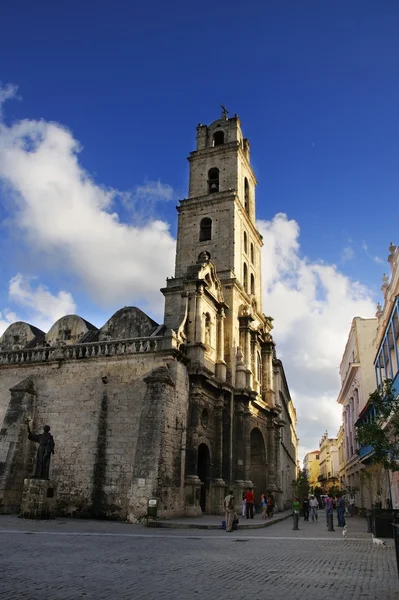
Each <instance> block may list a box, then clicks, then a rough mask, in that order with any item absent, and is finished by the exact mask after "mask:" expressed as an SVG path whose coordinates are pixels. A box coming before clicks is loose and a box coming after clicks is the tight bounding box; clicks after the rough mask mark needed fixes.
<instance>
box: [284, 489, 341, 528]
mask: <svg viewBox="0 0 399 600" xmlns="http://www.w3.org/2000/svg"><path fill="white" fill-rule="evenodd" d="M323 508H325V509H326V520H327V524H328V520H329V516H330V515H332V514H333V511H334V510H336V511H337V520H338V527H345V500H344V498H343V496H337V497H336V498H334V497H333V495H332V494H328V496H327V497H326V498H325V500H324V506H323ZM318 509H319V501H318V499H317V498H316V496H313V495H311V496H310V497H308V496H305V498H304V499H303V500H302V503H301V502H300V500H299V498H297V497H296V498H294V501H293V503H292V510H293V513H294V514H298V515H299V514H300V513H301V512H302V515H303V520H304V521H309V516H310V517H311V519H312V521H317V520H318Z"/></svg>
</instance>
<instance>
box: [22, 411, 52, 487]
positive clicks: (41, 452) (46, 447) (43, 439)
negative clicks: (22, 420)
mask: <svg viewBox="0 0 399 600" xmlns="http://www.w3.org/2000/svg"><path fill="white" fill-rule="evenodd" d="M26 425H27V427H28V438H29V439H30V440H32V442H38V444H39V447H38V449H37V454H36V468H35V474H34V475H33V478H34V479H49V474H50V458H51V455H52V454H54V446H55V444H54V438H53V436H52V435H51V433H50V427H49V425H44V427H43V433H39V434H35V433H32V432H31V430H30V426H29V419H27V420H26Z"/></svg>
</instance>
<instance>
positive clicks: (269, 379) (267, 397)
mask: <svg viewBox="0 0 399 600" xmlns="http://www.w3.org/2000/svg"><path fill="white" fill-rule="evenodd" d="M262 362H263V365H262V373H263V381H262V391H263V394H262V396H263V400H264V401H265V402H266V403H267V404H268V405H269V406H270V408H274V407H275V405H276V402H275V393H274V385H273V384H274V381H273V348H272V346H270V345H268V346H265V347H263V348H262Z"/></svg>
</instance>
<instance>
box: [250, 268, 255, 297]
mask: <svg viewBox="0 0 399 600" xmlns="http://www.w3.org/2000/svg"><path fill="white" fill-rule="evenodd" d="M251 294H252V295H253V296H254V295H255V277H254V276H253V274H252V273H251Z"/></svg>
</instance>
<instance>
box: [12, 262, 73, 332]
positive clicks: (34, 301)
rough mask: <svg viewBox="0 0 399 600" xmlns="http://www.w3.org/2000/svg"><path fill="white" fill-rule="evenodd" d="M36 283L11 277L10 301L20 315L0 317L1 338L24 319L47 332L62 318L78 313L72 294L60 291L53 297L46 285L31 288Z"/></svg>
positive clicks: (20, 276)
mask: <svg viewBox="0 0 399 600" xmlns="http://www.w3.org/2000/svg"><path fill="white" fill-rule="evenodd" d="M33 281H34V278H33V277H24V276H23V275H21V274H20V273H17V275H15V276H14V277H12V279H11V281H10V283H9V288H8V297H9V300H10V303H11V304H13V305H15V306H18V308H19V309H20V310H19V313H20V314H19V316H17V313H15V312H12V311H11V310H10V309H4V310H3V311H2V312H1V313H0V335H2V334H3V332H4V331H5V330H6V329H7V327H8V326H9V325H10V324H11V323H14V322H15V321H18V320H22V319H23V320H24V321H28V322H30V323H32V325H35V326H36V327H39V328H40V329H42V330H43V331H48V329H50V327H51V325H53V323H55V321H57V320H58V319H59V318H60V317H63V316H64V315H67V314H71V313H74V312H75V310H76V304H75V301H74V299H73V297H72V295H71V294H70V293H69V292H65V291H63V290H61V291H59V292H58V293H57V294H52V293H51V292H50V291H49V290H48V289H47V288H46V287H45V286H43V285H40V284H37V285H36V286H35V285H32V282H33ZM21 314H22V315H23V316H22V317H21Z"/></svg>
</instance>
